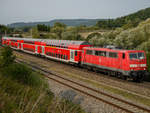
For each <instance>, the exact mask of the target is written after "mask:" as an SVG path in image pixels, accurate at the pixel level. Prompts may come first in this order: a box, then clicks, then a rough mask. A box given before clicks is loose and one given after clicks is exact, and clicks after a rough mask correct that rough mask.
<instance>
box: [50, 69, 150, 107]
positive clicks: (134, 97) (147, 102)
mask: <svg viewBox="0 0 150 113" xmlns="http://www.w3.org/2000/svg"><path fill="white" fill-rule="evenodd" d="M51 69H53V70H54V71H56V72H58V73H61V74H63V75H67V76H69V77H72V78H75V79H78V80H81V81H83V82H86V83H89V84H91V85H93V86H95V87H97V88H101V89H104V90H106V91H108V92H112V93H114V94H117V95H120V96H123V97H125V98H127V99H130V100H132V101H136V102H139V103H142V104H144V105H147V106H150V99H147V98H144V97H141V96H138V95H135V94H133V93H129V92H126V91H124V90H120V89H117V88H113V87H110V86H108V85H104V84H101V83H98V82H96V81H93V80H90V79H87V78H83V77H81V76H78V75H76V74H72V73H70V72H67V71H64V70H61V69H56V68H51Z"/></svg>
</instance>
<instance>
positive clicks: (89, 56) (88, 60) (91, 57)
mask: <svg viewBox="0 0 150 113" xmlns="http://www.w3.org/2000/svg"><path fill="white" fill-rule="evenodd" d="M2 45H8V46H10V47H12V48H13V49H17V50H22V51H24V52H28V53H31V54H36V55H41V56H45V57H48V58H51V59H55V60H60V61H63V62H67V63H75V64H78V65H81V66H86V67H88V68H89V67H90V68H91V69H94V70H98V71H103V72H105V73H107V74H109V75H114V76H117V77H122V78H124V79H126V78H132V79H133V80H136V81H141V80H142V79H143V78H144V76H145V75H146V73H147V61H146V55H145V52H144V51H141V50H121V49H109V48H95V47H92V45H91V44H89V43H88V42H85V41H70V40H49V39H29V38H13V37H3V38H2Z"/></svg>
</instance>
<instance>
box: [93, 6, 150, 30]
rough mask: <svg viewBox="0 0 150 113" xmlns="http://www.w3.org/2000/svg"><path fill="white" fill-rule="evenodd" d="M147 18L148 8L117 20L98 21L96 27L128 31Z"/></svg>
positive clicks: (149, 16)
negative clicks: (119, 28)
mask: <svg viewBox="0 0 150 113" xmlns="http://www.w3.org/2000/svg"><path fill="white" fill-rule="evenodd" d="M147 18H150V8H146V9H143V10H140V11H138V12H136V13H133V14H130V15H127V16H124V17H120V18H117V19H107V20H100V21H98V22H97V24H96V26H98V27H99V28H103V29H114V28H117V27H123V28H124V29H128V28H131V27H136V26H137V25H138V24H139V23H140V22H141V21H144V20H146V19H147Z"/></svg>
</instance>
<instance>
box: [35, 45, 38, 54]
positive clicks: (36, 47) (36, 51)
mask: <svg viewBox="0 0 150 113" xmlns="http://www.w3.org/2000/svg"><path fill="white" fill-rule="evenodd" d="M35 53H38V46H37V45H35Z"/></svg>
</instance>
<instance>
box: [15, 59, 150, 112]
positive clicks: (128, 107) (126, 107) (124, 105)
mask: <svg viewBox="0 0 150 113" xmlns="http://www.w3.org/2000/svg"><path fill="white" fill-rule="evenodd" d="M16 61H17V62H19V63H25V64H27V65H30V66H31V67H32V69H33V70H36V71H37V70H38V71H39V70H40V71H41V72H42V73H43V74H44V76H45V77H47V78H48V79H51V80H53V81H55V82H58V83H60V84H62V85H65V86H67V87H70V88H72V89H74V90H76V91H78V92H81V93H83V94H85V95H87V96H90V97H93V98H95V99H96V100H99V101H102V102H104V103H107V104H109V105H111V106H113V107H116V108H118V109H121V110H123V111H125V112H127V113H135V112H138V113H141V112H142V113H144V112H146V113H147V112H148V113H149V112H150V109H147V108H144V107H142V106H139V105H136V104H133V103H131V102H128V101H126V100H123V99H120V98H117V97H114V96H111V95H109V94H107V93H104V92H101V91H99V90H96V89H93V88H90V87H88V86H85V85H83V84H80V83H78V82H75V81H72V80H69V79H67V78H64V77H62V76H61V75H59V74H57V73H55V72H53V71H49V70H46V69H44V68H41V67H40V66H37V65H33V64H31V63H27V62H25V61H22V60H18V59H17V60H16ZM52 76H53V77H52ZM55 77H56V78H55ZM58 78H59V79H62V80H58ZM64 80H65V82H62V81H64ZM68 82H70V83H71V85H70V84H68ZM73 84H74V85H76V86H77V87H75V86H74V85H73ZM81 89H82V90H81ZM89 92H90V93H89ZM91 92H92V93H91ZM103 96H105V97H107V99H106V98H105V99H104V98H103Z"/></svg>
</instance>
